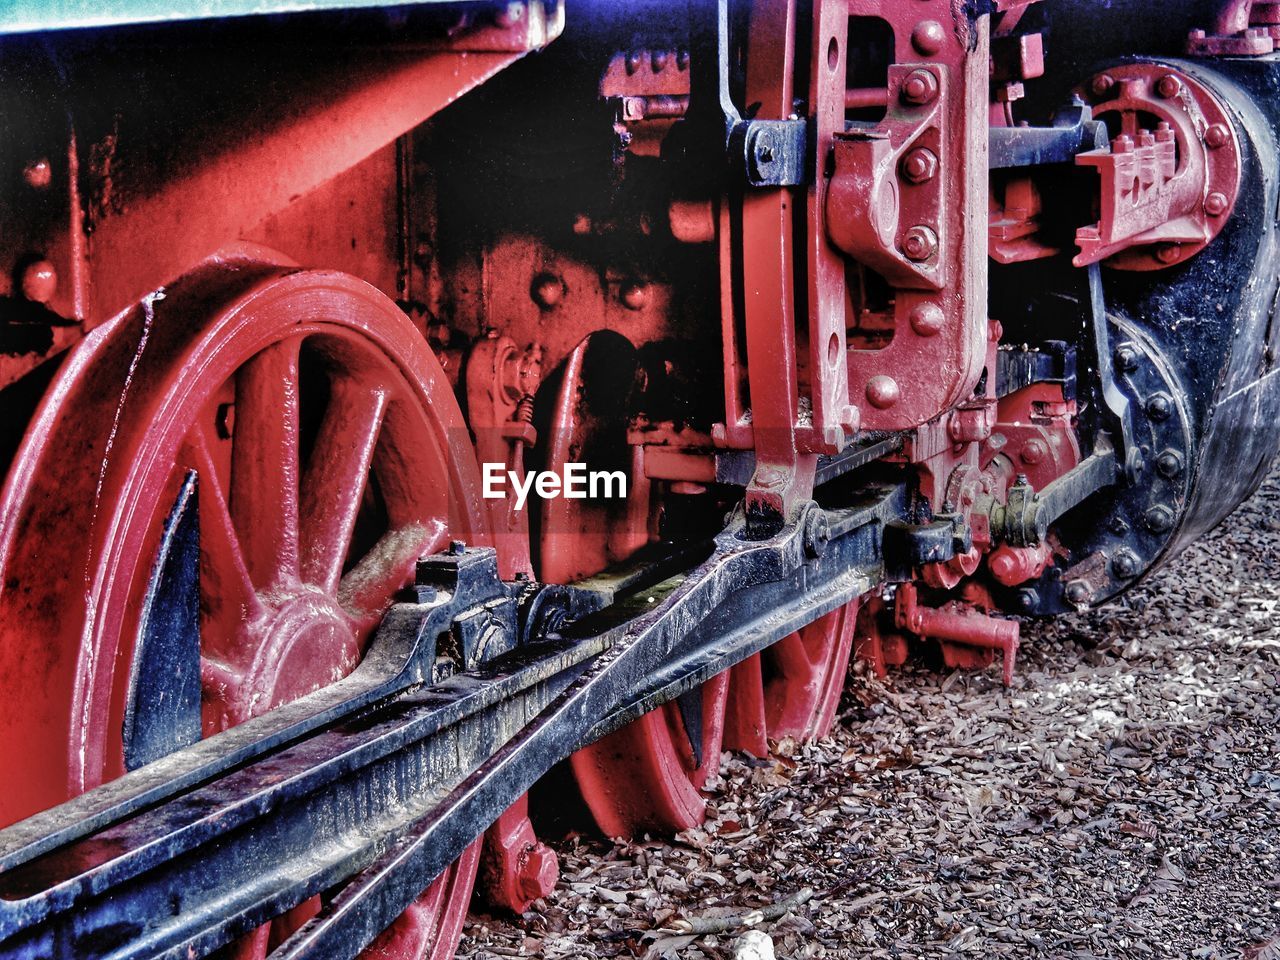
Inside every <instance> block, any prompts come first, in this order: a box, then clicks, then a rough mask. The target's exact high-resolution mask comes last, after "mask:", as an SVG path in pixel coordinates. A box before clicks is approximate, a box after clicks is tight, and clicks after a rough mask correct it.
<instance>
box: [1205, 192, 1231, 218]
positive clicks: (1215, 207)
mask: <svg viewBox="0 0 1280 960" xmlns="http://www.w3.org/2000/svg"><path fill="white" fill-rule="evenodd" d="M1226 210H1227V195H1226V194H1225V193H1219V192H1218V191H1217V190H1215V191H1213V193H1211V194H1209V195H1208V196H1207V197H1205V198H1204V212H1205V213H1207V214H1208V215H1209V216H1211V217H1220V216H1222V215H1223V214H1224V213H1225V212H1226Z"/></svg>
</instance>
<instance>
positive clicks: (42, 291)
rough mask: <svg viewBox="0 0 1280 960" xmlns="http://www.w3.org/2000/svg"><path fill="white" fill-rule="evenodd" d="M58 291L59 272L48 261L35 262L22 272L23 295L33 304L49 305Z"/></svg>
mask: <svg viewBox="0 0 1280 960" xmlns="http://www.w3.org/2000/svg"><path fill="white" fill-rule="evenodd" d="M57 289H58V271H57V270H55V269H54V268H53V264H52V263H50V262H49V261H48V260H35V261H33V262H31V263H29V264H27V266H26V267H25V268H24V269H23V271H22V295H23V296H24V297H26V298H27V299H28V300H30V301H31V302H32V303H48V302H49V301H50V300H52V299H53V295H54V293H56V292H57Z"/></svg>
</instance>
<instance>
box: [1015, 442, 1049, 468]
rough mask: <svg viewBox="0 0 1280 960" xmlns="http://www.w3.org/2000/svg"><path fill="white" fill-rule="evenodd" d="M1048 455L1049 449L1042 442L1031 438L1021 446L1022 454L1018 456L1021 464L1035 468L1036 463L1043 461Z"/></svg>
mask: <svg viewBox="0 0 1280 960" xmlns="http://www.w3.org/2000/svg"><path fill="white" fill-rule="evenodd" d="M1048 455H1049V447H1048V446H1047V445H1046V444H1045V442H1044V441H1043V440H1040V439H1037V438H1035V437H1032V438H1031V439H1030V440H1028V441H1027V442H1026V443H1024V444H1023V445H1022V452H1021V453H1020V454H1019V457H1020V458H1021V460H1022V462H1023V463H1026V464H1030V465H1031V466H1035V465H1036V464H1037V463H1041V462H1043V461H1044V458H1045V457H1047V456H1048Z"/></svg>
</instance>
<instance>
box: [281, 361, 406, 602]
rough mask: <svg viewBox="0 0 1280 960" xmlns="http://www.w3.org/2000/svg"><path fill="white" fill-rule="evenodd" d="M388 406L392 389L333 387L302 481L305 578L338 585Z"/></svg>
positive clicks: (322, 585)
mask: <svg viewBox="0 0 1280 960" xmlns="http://www.w3.org/2000/svg"><path fill="white" fill-rule="evenodd" d="M386 412H387V394H386V391H385V390H381V389H374V390H369V389H364V388H360V387H356V386H352V385H349V384H343V385H342V386H341V387H339V388H338V389H335V390H334V391H333V395H332V396H331V398H330V400H329V405H328V409H327V410H326V411H325V417H324V420H323V422H322V423H321V425H320V433H319V436H318V437H317V439H316V443H315V448H314V449H313V450H312V451H311V456H310V458H309V460H308V463H307V471H306V475H305V477H304V478H303V483H302V504H301V508H300V517H301V533H302V544H301V569H302V579H303V580H304V581H305V582H307V583H311V584H314V585H316V586H318V587H320V588H321V589H322V590H324V591H325V592H327V593H333V592H334V591H335V590H336V589H337V588H338V581H339V580H340V579H341V577H342V568H343V564H344V563H345V562H346V559H347V551H348V549H349V548H350V546H351V537H352V534H353V533H354V531H355V526H356V517H357V515H358V514H359V512H360V500H361V497H362V496H363V495H364V488H365V483H366V481H367V479H368V476H369V468H370V466H372V464H373V453H374V450H375V449H376V447H377V443H378V435H379V433H380V431H381V430H382V421H383V418H384V417H385V415H386Z"/></svg>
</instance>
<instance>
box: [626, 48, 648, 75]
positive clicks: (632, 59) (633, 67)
mask: <svg viewBox="0 0 1280 960" xmlns="http://www.w3.org/2000/svg"><path fill="white" fill-rule="evenodd" d="M643 62H644V55H643V54H642V53H641V52H640V51H639V50H632V51H631V52H630V53H628V54H627V61H626V67H627V73H635V72H636V71H637V70H639V69H640V64H642V63H643Z"/></svg>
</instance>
